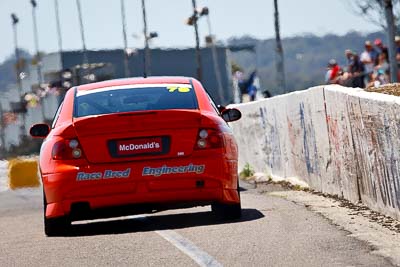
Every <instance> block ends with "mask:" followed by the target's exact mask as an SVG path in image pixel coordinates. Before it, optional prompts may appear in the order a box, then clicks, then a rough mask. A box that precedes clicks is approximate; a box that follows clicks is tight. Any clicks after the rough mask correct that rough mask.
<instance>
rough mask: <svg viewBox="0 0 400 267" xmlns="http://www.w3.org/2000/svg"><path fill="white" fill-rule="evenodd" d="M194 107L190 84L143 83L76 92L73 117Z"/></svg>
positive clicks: (193, 96) (194, 99)
mask: <svg viewBox="0 0 400 267" xmlns="http://www.w3.org/2000/svg"><path fill="white" fill-rule="evenodd" d="M197 108H198V104H197V99H196V94H195V92H194V89H193V87H192V86H191V85H190V84H161V85H160V84H156V85H143V84H142V85H134V86H116V87H108V88H100V89H94V90H88V91H77V93H76V95H75V101H74V117H84V116H90V115H101V114H111V113H120V112H132V111H146V110H166V109H197Z"/></svg>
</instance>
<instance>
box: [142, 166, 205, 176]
mask: <svg viewBox="0 0 400 267" xmlns="http://www.w3.org/2000/svg"><path fill="white" fill-rule="evenodd" d="M204 170H205V165H194V164H192V163H190V164H189V165H186V166H175V167H168V166H166V165H163V166H162V167H158V168H151V167H144V168H143V171H142V175H143V176H161V175H164V174H177V173H196V174H201V173H203V172H204Z"/></svg>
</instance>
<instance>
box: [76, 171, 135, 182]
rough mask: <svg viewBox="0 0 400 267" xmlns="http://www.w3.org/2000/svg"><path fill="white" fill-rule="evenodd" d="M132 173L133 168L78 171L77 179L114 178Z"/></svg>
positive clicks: (124, 176)
mask: <svg viewBox="0 0 400 267" xmlns="http://www.w3.org/2000/svg"><path fill="white" fill-rule="evenodd" d="M130 174H131V168H128V169H126V170H124V171H113V170H105V171H104V173H103V172H78V173H77V174H76V180H77V181H88V180H100V179H112V178H128V177H129V175H130Z"/></svg>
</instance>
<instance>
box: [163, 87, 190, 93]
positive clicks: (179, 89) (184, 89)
mask: <svg viewBox="0 0 400 267" xmlns="http://www.w3.org/2000/svg"><path fill="white" fill-rule="evenodd" d="M167 90H168V92H170V93H173V92H179V93H187V92H190V90H191V88H189V87H185V86H183V87H180V86H168V87H167Z"/></svg>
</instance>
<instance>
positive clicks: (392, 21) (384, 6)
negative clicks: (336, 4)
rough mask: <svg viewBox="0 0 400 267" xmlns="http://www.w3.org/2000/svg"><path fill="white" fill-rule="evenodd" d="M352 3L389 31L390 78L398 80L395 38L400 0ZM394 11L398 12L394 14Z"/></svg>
mask: <svg viewBox="0 0 400 267" xmlns="http://www.w3.org/2000/svg"><path fill="white" fill-rule="evenodd" d="M351 4H352V5H353V7H354V8H355V10H356V12H357V13H358V14H360V15H362V16H363V17H364V18H365V19H367V20H369V21H371V22H373V23H375V24H377V25H380V26H381V27H382V28H383V30H384V31H385V32H386V33H387V42H388V48H389V49H388V50H389V61H390V80H391V82H397V72H398V68H397V61H396V45H395V43H394V38H395V35H396V32H398V30H397V29H396V25H398V22H399V18H400V0H354V1H351ZM394 11H395V12H397V13H395V14H394Z"/></svg>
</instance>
